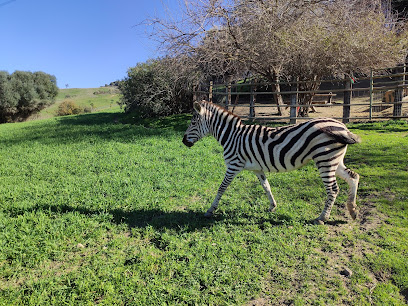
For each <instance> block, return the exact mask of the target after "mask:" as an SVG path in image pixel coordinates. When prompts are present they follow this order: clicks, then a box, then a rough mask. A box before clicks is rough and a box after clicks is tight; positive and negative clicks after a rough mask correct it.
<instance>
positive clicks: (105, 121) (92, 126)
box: [0, 112, 191, 146]
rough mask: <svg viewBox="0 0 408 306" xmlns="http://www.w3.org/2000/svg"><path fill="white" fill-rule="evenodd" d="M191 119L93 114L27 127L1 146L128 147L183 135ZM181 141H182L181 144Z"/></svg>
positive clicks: (58, 119)
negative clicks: (104, 144) (106, 143)
mask: <svg viewBox="0 0 408 306" xmlns="http://www.w3.org/2000/svg"><path fill="white" fill-rule="evenodd" d="M190 117H191V116H190V115H188V114H181V115H174V116H170V117H166V118H158V119H138V118H134V117H131V115H129V114H124V113H102V112H101V113H93V114H83V115H77V116H66V117H58V118H55V119H54V120H45V121H42V122H35V123H27V124H30V126H29V127H27V128H23V129H20V130H19V132H18V134H17V133H16V134H14V135H12V136H10V137H7V136H6V137H4V138H3V139H2V140H1V141H0V143H1V144H2V145H6V146H7V145H16V144H19V143H29V142H33V141H35V142H39V143H43V144H69V143H77V142H81V141H88V140H90V141H95V140H98V139H102V140H114V141H117V142H124V143H129V142H132V141H133V140H134V139H138V138H146V137H154V136H158V137H168V136H170V135H174V133H180V134H181V132H184V131H185V130H186V128H187V126H188V122H189V119H190ZM180 141H181V140H180Z"/></svg>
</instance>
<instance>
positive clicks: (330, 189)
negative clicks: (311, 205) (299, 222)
mask: <svg viewBox="0 0 408 306" xmlns="http://www.w3.org/2000/svg"><path fill="white" fill-rule="evenodd" d="M336 168H337V165H331V166H328V167H319V171H320V177H321V178H322V180H323V184H324V186H325V188H326V193H327V199H326V203H325V205H324V208H323V211H322V213H321V214H320V216H319V217H318V218H317V219H316V220H315V221H314V223H315V224H324V222H325V221H327V220H329V218H330V212H331V210H332V208H333V204H334V201H335V200H336V197H337V194H338V193H339V187H338V185H337V180H336Z"/></svg>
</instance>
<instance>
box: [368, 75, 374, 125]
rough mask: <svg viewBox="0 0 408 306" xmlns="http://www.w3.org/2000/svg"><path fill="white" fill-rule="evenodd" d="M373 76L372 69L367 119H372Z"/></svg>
mask: <svg viewBox="0 0 408 306" xmlns="http://www.w3.org/2000/svg"><path fill="white" fill-rule="evenodd" d="M373 77H374V74H373V69H371V70H370V109H369V118H370V120H372V119H373V91H374V79H373Z"/></svg>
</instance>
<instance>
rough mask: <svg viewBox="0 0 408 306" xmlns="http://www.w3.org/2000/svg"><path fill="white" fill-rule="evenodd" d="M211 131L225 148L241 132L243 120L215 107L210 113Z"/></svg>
mask: <svg viewBox="0 0 408 306" xmlns="http://www.w3.org/2000/svg"><path fill="white" fill-rule="evenodd" d="M208 122H209V131H210V134H211V135H213V136H214V138H215V139H217V141H218V142H219V143H220V144H221V145H222V146H224V145H225V143H226V142H227V140H228V139H229V138H230V137H231V136H232V134H234V133H236V132H237V130H239V127H240V126H241V125H243V124H242V122H241V118H239V117H238V116H236V115H234V114H232V113H230V112H228V111H226V110H224V109H222V108H220V107H215V108H214V110H213V111H212V112H211V113H210V118H209V120H208Z"/></svg>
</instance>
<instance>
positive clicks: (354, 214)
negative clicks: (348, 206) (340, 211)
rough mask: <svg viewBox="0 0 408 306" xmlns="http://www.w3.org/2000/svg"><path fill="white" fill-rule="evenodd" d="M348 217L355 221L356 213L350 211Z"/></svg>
mask: <svg viewBox="0 0 408 306" xmlns="http://www.w3.org/2000/svg"><path fill="white" fill-rule="evenodd" d="M350 216H351V218H352V219H353V220H356V218H357V212H356V211H355V210H353V211H350Z"/></svg>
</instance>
